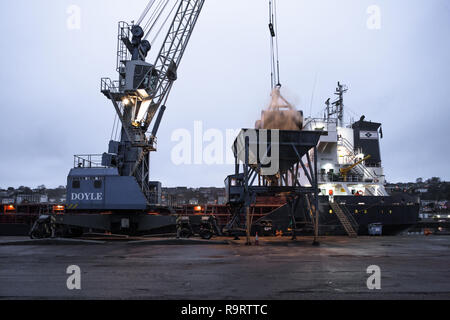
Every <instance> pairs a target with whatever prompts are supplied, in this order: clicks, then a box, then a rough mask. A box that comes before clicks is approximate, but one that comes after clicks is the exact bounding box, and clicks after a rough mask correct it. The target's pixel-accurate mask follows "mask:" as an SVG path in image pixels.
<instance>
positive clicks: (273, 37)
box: [269, 0, 281, 88]
mask: <svg viewBox="0 0 450 320" xmlns="http://www.w3.org/2000/svg"><path fill="white" fill-rule="evenodd" d="M269 30H270V59H271V60H270V64H271V81H272V88H275V87H276V86H279V85H281V81H280V58H279V46H278V19H277V4H276V0H273V1H272V0H269Z"/></svg>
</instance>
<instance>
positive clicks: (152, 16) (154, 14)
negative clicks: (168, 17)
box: [142, 0, 165, 33]
mask: <svg viewBox="0 0 450 320" xmlns="http://www.w3.org/2000/svg"><path fill="white" fill-rule="evenodd" d="M164 1H165V0H159V2H158V4H157V5H156V8H155V9H154V10H153V12H152V14H151V15H150V18H149V19H148V20H147V22H146V24H145V26H144V27H143V28H142V29H143V30H144V32H145V33H147V31H148V29H149V28H150V25H151V24H152V23H153V21H154V19H155V17H156V16H157V15H158V12H159V10H160V9H161V7H162V6H163V4H164Z"/></svg>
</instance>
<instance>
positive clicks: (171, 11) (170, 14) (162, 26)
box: [145, 0, 179, 46]
mask: <svg viewBox="0 0 450 320" xmlns="http://www.w3.org/2000/svg"><path fill="white" fill-rule="evenodd" d="M178 2H179V0H177V1H176V2H175V4H174V5H173V7H172V9H171V10H170V12H169V14H168V15H167V17H166V19H165V20H164V22H163V24H162V25H161V27H160V28H159V30H158V32H157V33H156V35H155V36H154V37H153V40H152V42H151V45H152V46H153V44H154V43H155V41H156V39H157V38H158V36H159V34H160V33H161V31H162V29H163V28H164V26H165V25H166V23H167V21H168V20H169V18H170V17H171V16H172V13H173V11H174V10H175V8H176V7H177V5H178ZM147 37H148V34H147V35H146V36H145V38H146V39H147Z"/></svg>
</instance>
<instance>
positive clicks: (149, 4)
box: [136, 0, 156, 26]
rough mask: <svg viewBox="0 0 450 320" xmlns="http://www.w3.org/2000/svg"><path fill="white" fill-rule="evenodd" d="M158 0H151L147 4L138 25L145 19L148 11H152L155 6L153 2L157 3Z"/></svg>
mask: <svg viewBox="0 0 450 320" xmlns="http://www.w3.org/2000/svg"><path fill="white" fill-rule="evenodd" d="M155 1H156V0H150V1H149V3H148V4H147V6H146V7H145V9H144V12H142V14H141V16H140V18H139V20H138V21H137V23H136V25H138V26H139V25H141V23H142V21H143V20H144V19H145V16H146V15H147V14H148V12H149V11H150V9H151V8H152V7H153V4H154V3H155Z"/></svg>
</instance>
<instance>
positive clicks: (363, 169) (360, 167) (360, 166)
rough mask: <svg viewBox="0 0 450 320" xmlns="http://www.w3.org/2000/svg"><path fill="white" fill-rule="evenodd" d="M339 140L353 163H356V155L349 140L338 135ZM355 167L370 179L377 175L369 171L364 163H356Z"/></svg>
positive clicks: (374, 178)
mask: <svg viewBox="0 0 450 320" xmlns="http://www.w3.org/2000/svg"><path fill="white" fill-rule="evenodd" d="M339 141H340V142H341V145H342V146H343V147H344V148H346V149H347V151H348V152H349V153H350V155H349V158H350V160H351V161H352V162H353V163H356V162H357V161H358V159H357V155H356V154H355V147H354V146H353V145H352V144H351V142H350V141H348V140H347V139H346V138H344V137H342V136H340V137H339ZM355 169H357V170H358V171H360V173H361V175H366V176H368V177H369V178H370V179H372V180H376V179H377V177H376V176H375V175H374V174H373V173H372V172H370V170H369V169H368V168H367V166H366V164H365V163H364V164H363V163H360V164H358V165H357V166H356V167H355Z"/></svg>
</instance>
